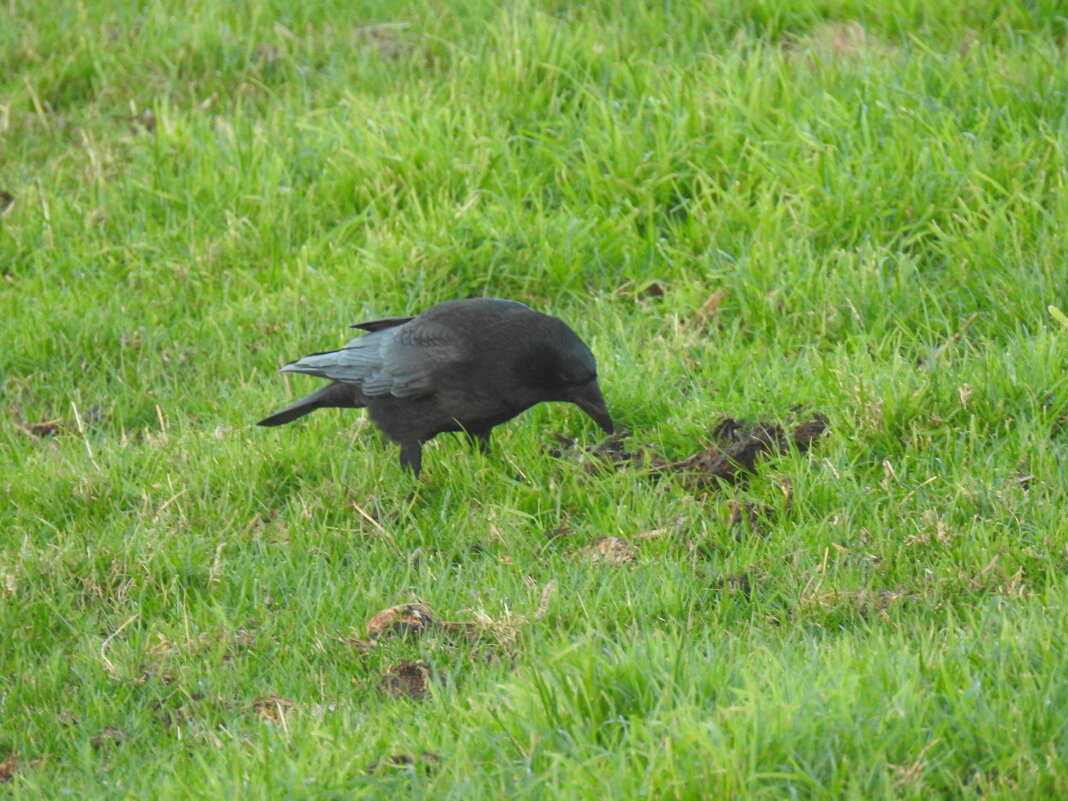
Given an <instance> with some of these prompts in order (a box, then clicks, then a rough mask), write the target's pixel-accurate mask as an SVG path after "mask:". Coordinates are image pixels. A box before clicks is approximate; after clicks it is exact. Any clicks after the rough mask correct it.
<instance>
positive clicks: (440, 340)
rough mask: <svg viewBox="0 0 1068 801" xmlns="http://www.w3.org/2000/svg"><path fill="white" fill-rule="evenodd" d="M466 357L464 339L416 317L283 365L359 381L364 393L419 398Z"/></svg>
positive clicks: (333, 377)
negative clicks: (327, 350)
mask: <svg viewBox="0 0 1068 801" xmlns="http://www.w3.org/2000/svg"><path fill="white" fill-rule="evenodd" d="M463 358H464V348H463V342H462V340H461V338H460V337H459V336H457V334H456V333H455V332H454V331H453V330H452V329H450V328H449V327H447V326H445V325H442V324H441V323H438V322H435V321H434V320H412V321H411V322H409V323H407V324H405V325H399V326H394V327H387V328H384V329H380V330H378V331H375V332H373V333H370V334H367V335H365V336H361V337H356V339H354V340H352V341H351V342H349V343H347V344H346V345H345V346H344V347H343V348H342V349H341V350H336V351H331V352H329V353H316V354H312V355H311V356H305V357H304V358H303V359H298V360H297V361H295V362H292V363H291V364H287V365H286V366H285V367H283V368H282V369H283V370H284V371H286V372H292V373H307V374H309V375H317V376H320V377H322V378H331V379H333V380H335V381H343V382H345V383H349V384H358V385H359V386H360V389H361V390H362V391H363V394H364V395H367V396H369V397H374V396H376V395H394V396H395V397H398V398H414V397H417V396H419V395H427V394H429V393H431V392H433V391H434V389H435V376H437V375H440V374H441V373H442V372H448V371H449V370H450V366H454V365H455V364H456V363H457V362H459V361H462V359H463Z"/></svg>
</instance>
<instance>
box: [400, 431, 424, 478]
mask: <svg viewBox="0 0 1068 801" xmlns="http://www.w3.org/2000/svg"><path fill="white" fill-rule="evenodd" d="M400 463H401V467H403V468H405V469H406V470H411V471H412V474H413V475H414V476H415V477H416V478H419V471H420V470H421V469H422V467H423V443H421V442H420V441H419V440H417V439H416V440H410V441H408V442H404V443H401V452H400Z"/></svg>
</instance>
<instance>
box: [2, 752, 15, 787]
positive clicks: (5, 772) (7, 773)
mask: <svg viewBox="0 0 1068 801" xmlns="http://www.w3.org/2000/svg"><path fill="white" fill-rule="evenodd" d="M18 768H19V752H18V751H12V752H11V753H10V754H8V755H7V756H6V757H4V759H2V760H0V784H5V783H7V782H9V781H11V780H12V779H13V778H15V773H16V772H17V771H18Z"/></svg>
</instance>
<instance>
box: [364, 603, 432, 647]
mask: <svg viewBox="0 0 1068 801" xmlns="http://www.w3.org/2000/svg"><path fill="white" fill-rule="evenodd" d="M433 626H434V616H433V614H432V613H431V611H430V608H429V607H428V606H426V605H425V604H419V603H415V604H400V605H398V606H391V607H389V608H388V609H383V610H382V611H381V612H379V613H378V614H376V615H375V616H374V617H372V618H371V619H370V620H368V621H367V633H368V634H369V635H370V637H371V639H372V640H377V639H378V638H379V637H381V636H383V635H386V634H392V635H394V636H398V637H407V636H413V635H418V634H423V633H425V632H426V631H427V630H428V629H430V628H431V627H433Z"/></svg>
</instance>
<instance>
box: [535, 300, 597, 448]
mask: <svg viewBox="0 0 1068 801" xmlns="http://www.w3.org/2000/svg"><path fill="white" fill-rule="evenodd" d="M549 319H550V320H553V322H554V323H557V324H558V326H556V325H554V326H553V329H552V330H551V331H550V335H549V336H546V337H544V338H541V339H539V341H537V342H536V343H531V346H530V347H529V348H527V349H526V351H525V353H524V355H523V357H522V358H521V359H520V360H519V362H518V363H517V364H516V369H517V372H518V374H519V376H520V377H521V379H522V381H523V384H524V385H525V386H527V387H528V388H529V389H530V390H532V391H534V392H536V393H537V394H539V395H540V396H541V397H540V398H539V400H548V401H564V402H567V403H573V404H575V405H576V406H578V407H579V408H580V409H582V411H584V412H585V413H586V414H588V415H589V416H590V418H592V420H593V421H594V422H595V423H597V425H599V426H600V427H601V428H602V429H603V430H604V431H605V432H606V433H608V434H611V433H612V431H613V426H612V416H611V414H609V412H608V405H607V404H606V403H605V400H604V395H602V394H601V387H600V386H599V385H598V383H597V360H596V359H595V358H594V356H593V353H592V352H591V351H590V349H589V347H587V346H586V343H585V342H583V341H582V340H581V339H579V337H578V335H577V334H575V332H574V331H572V330H571V329H570V328H568V327H567V325H565V324H564V323H562V322H560V321H559V320H556V319H555V318H549Z"/></svg>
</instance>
